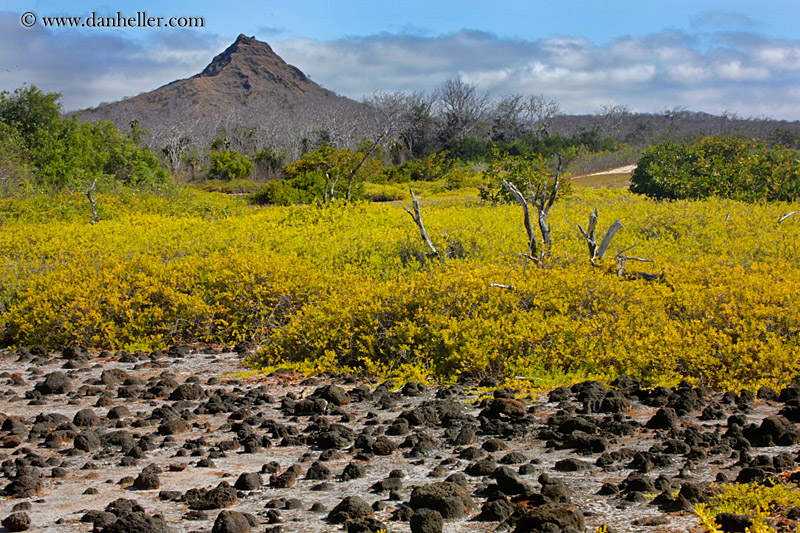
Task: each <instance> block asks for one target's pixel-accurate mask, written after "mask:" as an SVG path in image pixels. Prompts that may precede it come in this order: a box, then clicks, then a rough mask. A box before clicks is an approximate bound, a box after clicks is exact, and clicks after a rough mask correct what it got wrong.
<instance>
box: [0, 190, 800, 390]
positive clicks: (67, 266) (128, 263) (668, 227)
mask: <svg viewBox="0 0 800 533" xmlns="http://www.w3.org/2000/svg"><path fill="white" fill-rule="evenodd" d="M421 203H422V215H423V220H424V222H425V224H426V226H427V229H428V232H429V233H430V234H431V237H432V238H433V240H434V242H435V244H436V245H437V246H438V247H439V248H440V249H441V250H448V254H449V257H448V258H447V259H446V260H445V261H443V262H440V261H438V260H436V259H431V258H426V256H425V250H426V248H425V246H424V244H423V243H422V241H421V240H420V238H419V234H418V232H417V228H416V227H415V226H414V223H413V221H412V220H411V218H410V217H409V216H408V215H407V214H406V213H405V212H404V211H403V209H402V207H403V206H404V205H405V206H408V205H409V204H410V201H401V202H393V203H386V204H368V203H360V204H355V205H334V206H332V207H325V208H320V207H317V206H300V207H286V208H278V207H264V208H256V207H249V206H246V205H245V201H244V200H243V199H235V198H230V197H225V196H223V195H220V194H217V193H202V192H194V193H188V192H183V193H170V194H165V195H162V196H158V195H150V196H144V197H137V196H128V197H104V198H101V199H100V201H99V203H98V205H99V207H100V215H101V219H102V220H101V222H100V223H99V224H97V225H91V224H90V223H89V220H90V216H89V215H88V204H87V203H86V201H85V198H81V197H79V196H75V197H60V198H51V199H29V200H24V201H18V200H3V201H2V203H0V220H2V225H1V226H0V257H2V263H0V334H1V335H2V341H3V342H4V343H5V344H7V345H35V344H41V345H45V346H48V347H50V348H61V347H63V346H65V345H68V344H82V345H86V346H91V347H97V348H111V349H135V348H143V349H147V348H158V347H164V346H167V345H170V344H172V343H175V342H206V343H222V344H231V343H234V342H236V341H240V340H248V341H253V342H255V343H256V344H258V345H260V346H261V350H260V351H259V352H258V355H257V360H256V361H255V362H256V363H260V364H281V363H283V364H285V363H287V362H295V363H303V364H305V365H306V367H307V368H316V369H323V368H343V367H347V368H349V369H352V370H365V371H370V372H378V373H382V374H396V375H412V374H413V375H423V374H427V375H430V376H434V377H437V378H439V379H442V380H449V379H455V378H456V377H457V376H458V375H459V374H460V373H462V372H466V373H471V374H474V375H483V374H485V373H490V374H497V375H504V376H510V377H512V378H514V377H519V378H525V379H527V380H531V381H532V382H533V383H534V384H536V383H554V382H560V381H569V380H571V379H579V378H581V377H586V376H593V377H600V378H603V379H613V377H614V376H616V375H618V374H622V373H628V374H632V375H634V376H636V377H637V378H639V379H641V380H643V381H644V382H645V383H646V384H655V383H665V384H670V383H675V382H677V381H679V380H681V379H684V378H688V379H690V380H693V381H698V382H704V383H707V384H709V385H712V386H717V387H725V388H738V387H757V386H759V385H761V384H772V385H779V384H782V383H786V382H788V381H791V380H792V379H794V378H796V377H797V376H798V370H800V362H799V361H798V353H800V340H799V338H798V332H800V309H798V302H800V300H799V299H798V297H797V295H798V294H800V248H798V237H800V215H796V216H793V217H790V218H788V219H786V220H785V221H784V222H782V223H778V222H777V221H778V219H779V217H780V216H781V215H783V214H784V213H787V212H789V211H794V210H798V206H797V205H789V204H777V203H776V204H768V205H751V204H742V203H737V202H732V201H725V200H709V201H702V202H672V203H657V202H653V201H650V200H647V199H643V198H640V197H636V196H634V195H631V194H630V193H628V192H627V191H620V190H586V189H581V188H576V191H575V192H574V193H573V194H572V195H571V196H570V197H568V198H566V199H564V200H560V201H559V202H557V203H556V204H555V206H554V207H553V209H552V211H551V213H550V217H551V226H552V233H553V249H552V253H551V257H550V258H549V260H547V261H546V263H545V265H544V266H545V268H538V267H535V266H534V265H533V264H532V263H530V262H529V261H527V260H525V259H521V258H520V257H519V256H517V254H518V253H519V252H524V251H525V249H526V243H525V240H526V238H525V232H524V229H523V227H522V219H521V209H520V208H519V206H517V205H506V206H491V205H483V204H481V203H480V202H479V201H478V200H477V194H476V192H475V191H474V190H470V189H468V190H462V191H455V192H451V193H445V194H440V195H435V196H423V198H422V199H421ZM595 206H596V207H597V208H598V211H599V214H600V222H599V225H598V230H599V235H600V236H602V234H603V233H604V232H605V229H606V228H607V227H608V226H609V225H610V224H611V223H612V222H613V221H614V220H615V219H620V220H621V221H622V223H623V224H624V228H623V229H622V230H621V231H620V232H619V233H618V234H617V236H616V237H615V239H614V241H613V244H612V245H611V248H610V252H609V254H608V256H609V258H607V259H606V261H605V264H602V265H600V267H594V266H591V265H590V264H589V262H588V253H587V249H586V244H585V242H584V241H583V239H582V237H581V235H580V233H579V232H578V230H577V227H576V225H577V224H578V223H580V224H582V225H584V227H585V225H586V222H587V220H588V215H589V212H590V211H591V210H592V209H593V208H594V207H595ZM634 244H636V246H635V247H634V248H633V249H631V250H629V251H628V252H626V253H627V254H628V255H633V256H637V257H641V258H648V259H652V260H653V262H652V263H633V262H629V263H628V265H627V266H628V269H629V270H642V271H647V272H653V273H661V272H662V269H663V272H664V280H663V281H655V282H647V281H643V280H623V279H620V278H619V277H618V276H617V275H616V274H615V273H614V272H613V266H614V264H613V261H611V260H610V257H613V256H614V255H615V254H616V252H617V251H618V250H619V249H624V248H627V247H629V246H632V245H634ZM492 283H496V284H503V285H507V286H512V287H513V289H504V288H498V287H492V286H490V284H492Z"/></svg>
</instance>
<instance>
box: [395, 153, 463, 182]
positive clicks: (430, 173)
mask: <svg viewBox="0 0 800 533" xmlns="http://www.w3.org/2000/svg"><path fill="white" fill-rule="evenodd" d="M447 155H448V154H447V152H439V153H435V154H430V155H427V156H425V157H423V158H422V159H417V160H415V161H407V162H405V163H403V164H402V165H398V166H396V167H394V168H390V169H388V170H387V171H386V178H387V179H388V181H390V182H393V183H408V182H409V181H437V180H440V179H442V178H444V177H445V175H447V173H448V172H450V171H451V170H452V169H453V168H454V167H455V166H456V162H457V161H456V160H455V159H451V158H449V157H447Z"/></svg>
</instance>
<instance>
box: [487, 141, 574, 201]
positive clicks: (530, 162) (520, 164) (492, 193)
mask: <svg viewBox="0 0 800 533" xmlns="http://www.w3.org/2000/svg"><path fill="white" fill-rule="evenodd" d="M549 174H550V172H549V170H548V169H547V166H546V161H545V159H544V157H542V156H541V155H540V154H534V155H530V156H512V155H508V154H504V153H501V152H500V151H498V150H495V151H494V157H493V160H492V162H491V163H490V164H489V168H487V169H486V171H485V172H484V173H483V177H484V179H485V181H486V184H485V185H482V186H481V187H480V193H479V194H480V197H481V200H484V201H489V202H492V203H497V202H513V201H514V197H513V196H512V195H511V193H510V192H508V191H507V190H506V188H505V187H503V185H502V181H503V180H505V181H507V182H509V183H511V184H513V185H514V186H516V188H517V189H518V190H519V191H520V192H521V193H522V194H523V195H525V196H526V197H527V196H529V194H528V192H529V191H531V192H536V191H538V190H539V189H540V188H541V187H548V190H551V189H552V188H553V184H554V183H555V182H554V181H552V180H550V179H549ZM569 190H570V182H569V180H563V181H562V182H561V183H560V184H559V195H560V196H563V195H565V194H567V193H568V192H569Z"/></svg>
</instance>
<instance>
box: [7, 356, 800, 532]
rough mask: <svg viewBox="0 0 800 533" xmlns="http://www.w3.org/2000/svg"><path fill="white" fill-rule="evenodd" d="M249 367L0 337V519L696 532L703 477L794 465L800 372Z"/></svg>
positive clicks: (146, 525)
mask: <svg viewBox="0 0 800 533" xmlns="http://www.w3.org/2000/svg"><path fill="white" fill-rule="evenodd" d="M242 370H244V368H243V367H242V366H241V357H240V355H238V354H237V353H235V352H230V351H226V352H221V351H214V350H203V351H202V352H199V353H194V352H192V351H191V350H188V349H185V348H173V349H171V350H169V351H165V352H154V353H143V352H137V353H116V354H112V353H108V352H102V353H100V354H89V353H84V352H82V351H81V350H79V349H73V348H70V349H66V350H64V352H63V353H57V354H51V353H46V352H45V351H44V350H41V349H32V350H27V349H20V350H18V351H13V352H12V351H7V352H2V353H0V384H2V387H0V446H1V447H2V448H0V465H1V468H2V471H1V472H0V474H1V475H2V480H0V491H2V498H0V519H2V524H3V526H4V528H5V530H6V531H22V530H25V529H30V530H35V531H47V532H54V533H56V532H62V531H87V532H88V531H92V530H95V531H102V532H107V533H109V532H132V531H136V532H161V531H172V532H184V531H213V532H218V533H224V532H246V531H258V532H278V531H284V532H295V531H302V532H312V531H341V530H346V531H349V532H361V531H363V532H367V531H378V530H381V529H385V530H387V531H390V532H408V531H412V532H426V533H427V532H436V531H449V532H456V531H459V532H461V531H467V532H471V531H474V532H478V531H515V532H527V531H536V532H548V533H556V532H558V531H563V532H576V531H579V532H582V531H594V530H595V528H597V527H599V526H602V525H606V526H608V531H651V532H668V531H687V530H693V529H696V528H697V527H698V526H697V520H696V518H695V517H694V515H693V514H692V509H693V508H694V505H695V504H696V503H698V502H703V501H706V500H708V498H710V497H711V496H712V495H713V494H714V492H715V490H716V488H715V487H716V485H712V484H711V482H712V481H717V482H724V481H760V480H764V479H766V478H768V477H769V476H774V475H776V474H778V473H783V475H784V476H788V477H791V476H792V474H791V473H792V472H794V471H795V470H796V468H797V467H798V465H797V462H798V443H800V428H798V426H797V425H796V423H797V422H800V387H790V388H786V389H784V390H782V391H773V390H771V389H767V388H764V389H761V390H759V391H757V394H754V393H752V392H748V391H742V392H741V393H739V394H736V393H732V392H728V393H725V394H720V393H713V392H711V391H709V390H707V389H702V388H692V387H690V386H689V385H685V386H681V387H678V388H676V389H667V388H656V389H652V390H645V389H641V388H640V387H639V386H638V384H637V383H636V382H635V381H634V380H632V379H628V378H622V379H619V380H617V382H615V383H613V384H612V386H611V387H608V388H607V387H605V386H603V385H601V384H600V383H597V382H585V383H581V384H578V385H575V386H573V387H572V388H570V389H567V388H559V389H555V390H553V391H551V392H549V393H548V394H545V395H543V396H542V397H541V398H538V399H536V400H519V399H516V398H515V394H514V391H510V390H500V391H497V392H495V393H494V394H492V395H489V396H488V397H484V398H480V397H478V396H477V394H476V392H475V390H476V389H474V388H468V387H467V386H466V385H465V386H464V387H460V386H455V387H449V388H444V387H442V388H435V387H424V386H417V385H414V384H409V385H406V386H404V387H403V388H401V389H399V390H394V386H393V384H392V383H382V384H377V383H374V384H372V383H364V382H359V381H358V380H356V379H353V378H351V377H347V376H338V377H330V376H327V377H316V378H304V377H302V376H299V375H296V374H292V373H289V372H277V373H274V374H271V375H269V376H264V375H260V376H254V377H249V378H238V377H236V373H237V372H241V371H242ZM483 385H490V383H483ZM794 511H797V512H796V513H794V514H793V512H794ZM789 516H790V517H793V516H800V509H796V510H790V512H789ZM725 520H729V523H726V525H725V528H726V529H727V530H730V531H736V530H740V531H743V530H744V527H745V526H746V525H747V520H748V519H747V517H744V516H735V515H730V516H727V517H725ZM775 525H776V526H777V527H779V528H781V529H782V528H790V527H791V528H794V527H796V523H795V522H794V521H793V520H791V519H786V520H784V522H783V523H781V524H775ZM737 528H738V529H737Z"/></svg>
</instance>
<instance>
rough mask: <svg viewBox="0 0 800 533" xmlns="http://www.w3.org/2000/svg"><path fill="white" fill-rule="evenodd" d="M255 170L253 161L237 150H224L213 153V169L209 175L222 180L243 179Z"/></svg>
mask: <svg viewBox="0 0 800 533" xmlns="http://www.w3.org/2000/svg"><path fill="white" fill-rule="evenodd" d="M252 171H253V162H252V161H250V160H249V159H248V158H247V156H246V155H244V154H240V153H239V152H237V151H236V150H223V151H221V152H214V153H212V154H211V170H209V172H208V175H209V177H211V178H215V179H220V180H226V181H231V180H243V179H245V178H248V177H249V176H250V173H251V172H252Z"/></svg>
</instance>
